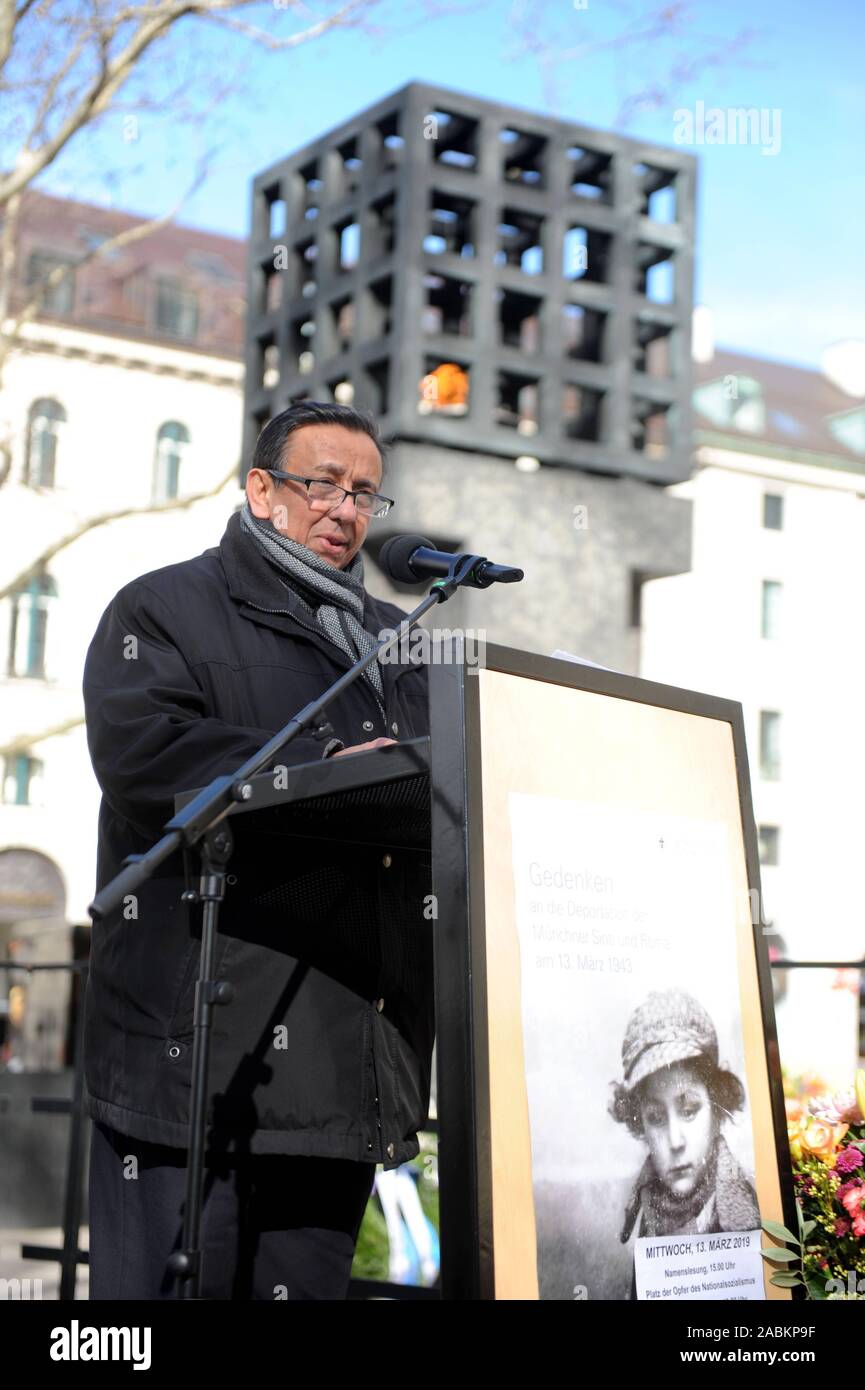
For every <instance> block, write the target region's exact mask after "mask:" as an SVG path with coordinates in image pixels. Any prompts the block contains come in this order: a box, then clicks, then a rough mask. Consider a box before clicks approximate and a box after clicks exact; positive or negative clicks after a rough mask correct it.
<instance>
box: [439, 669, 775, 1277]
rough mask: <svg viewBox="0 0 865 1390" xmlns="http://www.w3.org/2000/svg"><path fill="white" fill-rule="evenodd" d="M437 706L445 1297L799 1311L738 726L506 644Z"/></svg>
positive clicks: (669, 692)
mask: <svg viewBox="0 0 865 1390" xmlns="http://www.w3.org/2000/svg"><path fill="white" fill-rule="evenodd" d="M431 707H432V736H431V752H432V785H433V874H434V884H433V886H434V889H435V892H436V894H437V898H438V903H439V920H438V932H437V946H438V955H437V991H438V1000H437V1007H438V1017H439V1023H438V1044H437V1051H438V1068H439V1072H438V1076H439V1080H438V1098H439V1116H440V1125H441V1136H442V1137H441V1155H440V1165H439V1173H440V1182H441V1202H442V1249H443V1269H442V1275H443V1294H444V1297H446V1298H447V1297H459V1298H465V1297H469V1298H471V1297H475V1298H477V1297H480V1298H496V1299H538V1298H541V1299H559V1300H560V1299H585V1300H619V1299H621V1300H628V1299H631V1298H638V1299H646V1300H652V1299H654V1300H657V1301H671V1300H679V1299H689V1300H697V1299H741V1298H758V1299H763V1298H786V1297H789V1294H788V1293H787V1292H786V1291H784V1290H781V1289H778V1288H776V1287H775V1286H773V1285H771V1284H769V1282H768V1278H769V1275H770V1274H771V1269H770V1268H768V1267H767V1266H766V1265H765V1262H764V1261H762V1259H761V1257H760V1254H759V1250H760V1246H761V1244H765V1243H766V1238H765V1237H763V1238H762V1239H761V1236H760V1229H759V1228H760V1222H761V1220H764V1219H767V1218H769V1219H774V1220H776V1221H786V1224H788V1225H789V1224H790V1222H791V1220H792V1221H793V1223H794V1226H795V1213H794V1207H793V1197H792V1183H791V1179H790V1171H789V1159H788V1156H787V1146H786V1124H785V1120H784V1108H783V1097H782V1091H781V1080H780V1072H779V1066H778V1057H777V1044H776V1037H775V1024H774V1014H773V1006H772V990H771V980H770V974H769V966H768V956H767V943H766V938H765V936H764V933H763V930H762V927H761V923H760V912H759V901H760V898H759V886H760V885H759V868H758V857H757V849H756V833H755V827H754V823H753V815H752V811H751V806H750V792H749V785H748V773H747V761H746V755H745V741H744V732H743V726H742V715H741V707H740V706H739V705H737V704H735V703H733V702H730V701H726V700H721V699H716V698H714V697H709V696H704V695H699V694H696V693H694V692H691V691H685V690H678V689H673V688H671V687H665V686H660V685H657V684H654V683H650V682H647V681H642V680H638V679H636V678H632V677H628V676H624V675H621V674H618V673H614V672H608V671H603V670H600V669H598V668H592V667H584V666H581V665H575V664H573V663H568V662H560V661H554V660H552V659H545V658H539V657H534V656H530V655H527V654H525V653H519V652H513V651H508V650H506V649H503V648H494V647H487V648H486V650H485V652H483V653H482V660H481V664H480V665H479V667H477V668H474V669H467V668H466V667H464V666H462V665H460V664H453V665H449V664H447V663H446V662H443V663H441V664H440V665H439V666H438V667H437V666H435V665H433V667H432V668H431ZM455 1078H459V1081H458V1082H457V1081H456V1080H455ZM449 1248H450V1251H451V1258H450V1265H448V1254H447V1252H448V1249H449Z"/></svg>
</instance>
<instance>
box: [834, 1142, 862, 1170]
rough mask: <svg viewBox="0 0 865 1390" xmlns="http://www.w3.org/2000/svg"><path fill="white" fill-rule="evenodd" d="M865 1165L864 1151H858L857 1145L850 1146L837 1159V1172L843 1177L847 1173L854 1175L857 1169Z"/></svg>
mask: <svg viewBox="0 0 865 1390" xmlns="http://www.w3.org/2000/svg"><path fill="white" fill-rule="evenodd" d="M863 1163H865V1158H863V1156H862V1150H861V1149H857V1147H856V1145H855V1144H848V1145H847V1147H846V1149H842V1150H841V1152H840V1153H839V1154H838V1155H837V1156H836V1158H835V1172H836V1173H837V1174H838V1175H839V1177H841V1176H842V1175H843V1174H845V1173H852V1172H854V1171H855V1170H856V1169H857V1168H861V1167H862V1164H863Z"/></svg>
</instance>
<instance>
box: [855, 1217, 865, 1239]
mask: <svg viewBox="0 0 865 1390" xmlns="http://www.w3.org/2000/svg"><path fill="white" fill-rule="evenodd" d="M853 1234H854V1236H859V1237H860V1238H861V1237H862V1236H865V1212H860V1213H859V1215H858V1216H854V1218H853Z"/></svg>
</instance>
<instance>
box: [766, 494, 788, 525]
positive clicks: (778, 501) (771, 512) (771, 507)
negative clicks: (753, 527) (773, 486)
mask: <svg viewBox="0 0 865 1390" xmlns="http://www.w3.org/2000/svg"><path fill="white" fill-rule="evenodd" d="M763 525H764V527H765V528H766V530H767V531H783V529H784V498H783V497H782V496H781V495H780V493H777V492H764V493H763Z"/></svg>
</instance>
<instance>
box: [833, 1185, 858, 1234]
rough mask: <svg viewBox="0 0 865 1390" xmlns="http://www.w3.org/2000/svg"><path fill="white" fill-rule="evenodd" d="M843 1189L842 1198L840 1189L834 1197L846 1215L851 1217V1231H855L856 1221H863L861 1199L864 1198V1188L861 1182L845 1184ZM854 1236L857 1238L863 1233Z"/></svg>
mask: <svg viewBox="0 0 865 1390" xmlns="http://www.w3.org/2000/svg"><path fill="white" fill-rule="evenodd" d="M844 1188H845V1189H846V1190H845V1191H844V1195H843V1197H842V1196H841V1192H842V1189H841V1188H840V1187H839V1188H838V1191H837V1192H836V1194H835V1195H836V1197H837V1198H838V1200H839V1201H840V1203H841V1205H842V1207H843V1208H844V1210H845V1211H846V1213H847V1215H848V1216H852V1217H853V1229H854V1230H855V1229H856V1222H857V1221H858V1220H862V1221H865V1214H863V1212H862V1204H863V1198H865V1187H863V1185H862V1183H861V1182H856V1183H845V1184H844ZM856 1234H857V1236H858V1235H863V1234H865V1231H856Z"/></svg>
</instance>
